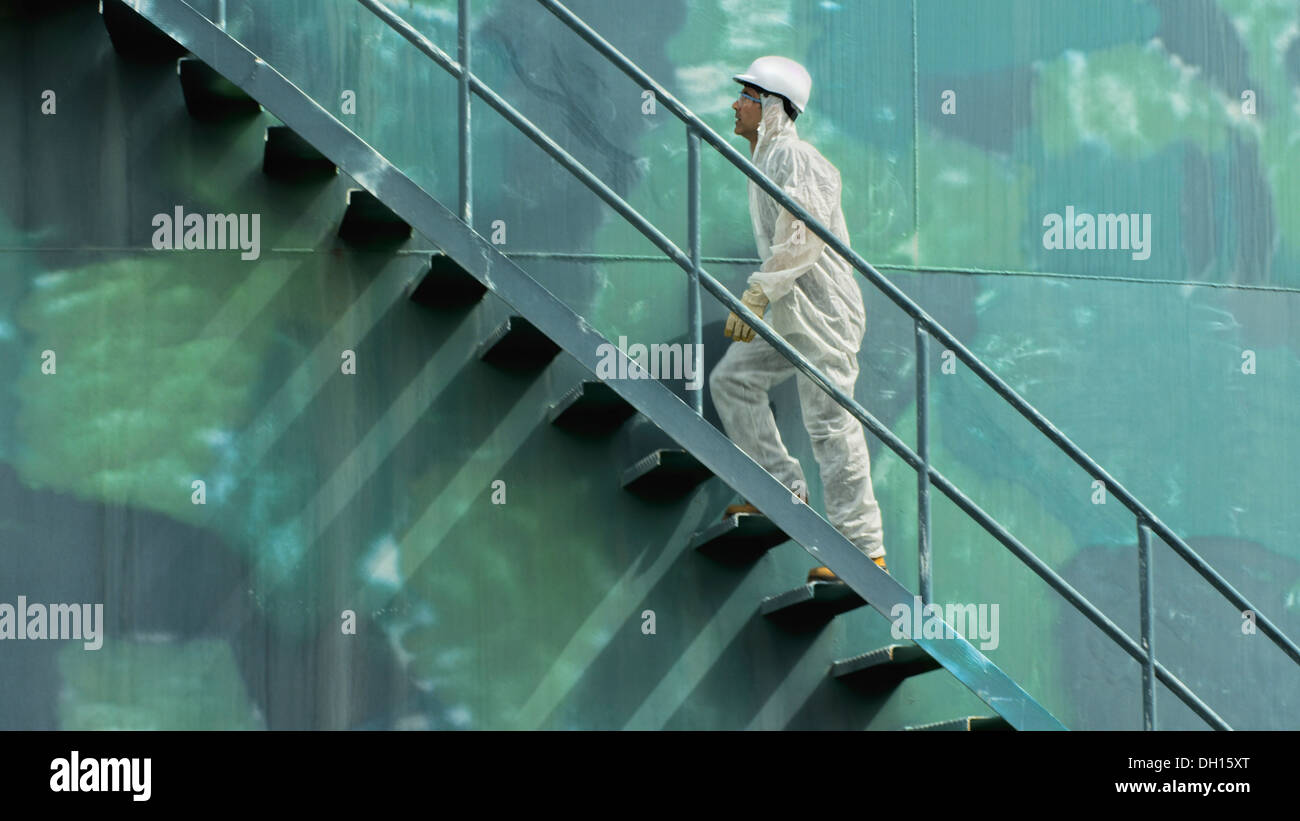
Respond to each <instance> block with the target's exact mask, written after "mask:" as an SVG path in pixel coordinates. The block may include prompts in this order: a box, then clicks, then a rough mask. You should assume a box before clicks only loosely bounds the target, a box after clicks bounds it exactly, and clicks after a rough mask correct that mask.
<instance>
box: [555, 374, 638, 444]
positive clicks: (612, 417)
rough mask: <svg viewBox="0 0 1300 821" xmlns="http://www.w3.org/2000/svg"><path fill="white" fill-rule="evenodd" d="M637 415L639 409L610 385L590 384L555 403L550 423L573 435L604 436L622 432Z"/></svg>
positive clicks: (583, 385) (580, 384)
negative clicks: (627, 422) (620, 429)
mask: <svg viewBox="0 0 1300 821" xmlns="http://www.w3.org/2000/svg"><path fill="white" fill-rule="evenodd" d="M635 413H636V408H634V407H632V406H631V405H630V404H628V402H627V400H626V399H624V398H623V397H621V396H619V395H618V394H617V393H615V392H614V389H613V388H611V387H610V386H609V385H606V384H605V383H604V382H600V381H597V380H586V381H584V382H581V383H579V384H577V385H575V386H574V387H573V389H572V390H570V391H569V392H568V393H566V394H565V395H564V396H563V397H562V398H561V399H560V401H559V402H557V403H555V406H554V407H553V408H551V412H550V414H548V416H547V421H549V422H550V423H551V424H552V425H555V426H556V427H559V428H563V429H565V430H567V431H571V432H573V433H585V434H589V435H594V436H602V435H605V434H609V433H613V432H614V431H616V430H618V428H619V426H621V425H622V424H623V423H624V422H626V421H627V420H628V419H630V418H632V416H633V415H634V414H635Z"/></svg>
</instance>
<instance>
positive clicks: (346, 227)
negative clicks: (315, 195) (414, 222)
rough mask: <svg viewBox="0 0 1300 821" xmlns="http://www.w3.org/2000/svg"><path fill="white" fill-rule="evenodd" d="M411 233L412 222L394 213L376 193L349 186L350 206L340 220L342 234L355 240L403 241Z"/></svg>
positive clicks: (373, 241) (349, 239) (346, 240)
mask: <svg viewBox="0 0 1300 821" xmlns="http://www.w3.org/2000/svg"><path fill="white" fill-rule="evenodd" d="M410 236H411V225H410V223H408V222H407V221H406V220H404V219H402V218H401V217H399V216H397V215H396V214H394V213H393V211H392V209H390V208H389V207H388V206H387V205H384V204H383V203H382V202H380V201H379V200H378V199H377V198H376V197H375V195H374V194H371V193H370V192H369V191H366V190H365V189H362V188H350V189H348V207H347V210H345V211H344V212H343V221H342V222H340V223H339V237H341V238H342V239H343V240H344V241H345V242H351V243H356V244H371V243H375V244H378V243H393V242H401V241H402V240H404V239H406V238H408V237H410Z"/></svg>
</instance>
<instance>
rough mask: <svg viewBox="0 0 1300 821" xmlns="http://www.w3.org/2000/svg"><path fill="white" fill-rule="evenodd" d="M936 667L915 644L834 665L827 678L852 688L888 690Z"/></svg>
mask: <svg viewBox="0 0 1300 821" xmlns="http://www.w3.org/2000/svg"><path fill="white" fill-rule="evenodd" d="M939 667H940V665H939V662H937V661H935V660H934V658H933V657H932V656H931V655H930V654H929V653H927V652H925V651H924V650H922V649H921V648H920V647H917V646H916V645H915V644H891V645H889V646H888V647H881V648H880V649H878V650H872V651H871V652H869V653H863V654H861V655H858V656H853V657H852V658H847V659H841V660H839V661H837V662H835V663H834V664H832V665H831V676H832V677H834V678H835V679H837V680H838V681H842V682H844V683H845V684H852V685H854V686H892V685H894V684H897V683H898V682H900V681H902V680H903V679H905V678H908V677H909V676H915V675H919V674H921V673H928V672H929V671H931V670H938V669H939Z"/></svg>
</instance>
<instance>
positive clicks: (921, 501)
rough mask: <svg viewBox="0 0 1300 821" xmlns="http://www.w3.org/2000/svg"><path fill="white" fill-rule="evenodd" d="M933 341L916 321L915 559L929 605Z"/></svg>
mask: <svg viewBox="0 0 1300 821" xmlns="http://www.w3.org/2000/svg"><path fill="white" fill-rule="evenodd" d="M929 412H930V337H929V335H928V334H926V332H925V328H923V327H922V326H921V320H919V319H918V320H916V455H917V457H918V458H919V459H920V460H921V467H920V469H919V470H917V471H916V555H917V559H918V564H919V565H920V573H921V603H922V604H923V605H925V604H930V602H931V600H932V599H933V596H934V589H933V586H932V582H931V578H930V420H929Z"/></svg>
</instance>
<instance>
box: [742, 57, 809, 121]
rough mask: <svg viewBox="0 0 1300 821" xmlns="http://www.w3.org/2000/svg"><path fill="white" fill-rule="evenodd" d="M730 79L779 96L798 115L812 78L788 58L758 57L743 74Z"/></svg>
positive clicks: (804, 69)
mask: <svg viewBox="0 0 1300 821" xmlns="http://www.w3.org/2000/svg"><path fill="white" fill-rule="evenodd" d="M731 79H733V80H735V81H736V82H738V83H741V84H747V85H751V86H758V87H759V88H761V89H763V90H764V91H766V92H768V93H770V94H780V95H781V96H782V97H784V98H786V99H787V100H789V101H790V102H791V103H793V104H794V107H795V108H797V109H798V110H799V113H800V114H802V113H803V110H804V107H805V106H807V105H808V95H809V94H811V93H812V77H810V76H809V75H808V69H806V68H804V67H803V66H801V65H799V64H798V63H796V62H795V61H794V60H791V59H790V58H788V57H759V58H758V59H757V60H755V61H754V62H752V63H750V64H749V68H748V69H746V70H745V73H744V74H737V75H736V76H735V77H732V78H731Z"/></svg>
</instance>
